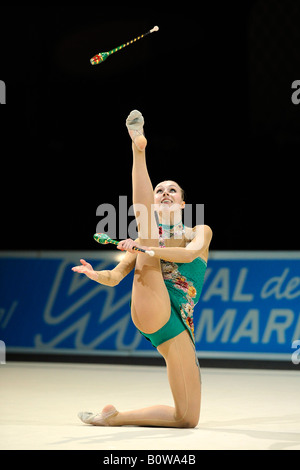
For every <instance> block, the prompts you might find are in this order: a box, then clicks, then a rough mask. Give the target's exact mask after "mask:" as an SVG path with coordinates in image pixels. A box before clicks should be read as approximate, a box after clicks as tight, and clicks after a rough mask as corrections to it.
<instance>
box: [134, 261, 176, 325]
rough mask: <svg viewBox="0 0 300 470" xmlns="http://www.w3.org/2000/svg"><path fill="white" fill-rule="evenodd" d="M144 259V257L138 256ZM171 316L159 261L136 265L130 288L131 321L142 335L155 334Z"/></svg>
mask: <svg viewBox="0 0 300 470" xmlns="http://www.w3.org/2000/svg"><path fill="white" fill-rule="evenodd" d="M139 257H144V258H145V255H138V258H139ZM170 314H171V303H170V297H169V293H168V290H167V288H166V285H165V282H164V279H163V276H162V273H161V268H160V260H159V259H154V258H151V259H148V260H145V261H144V260H143V261H142V262H140V263H138V260H137V264H136V268H135V273H134V280H133V287H132V320H133V322H134V324H135V326H136V327H137V328H138V329H139V330H141V331H143V333H155V332H156V331H158V330H159V329H160V328H161V327H162V326H164V325H165V324H166V323H167V322H168V320H169V318H170Z"/></svg>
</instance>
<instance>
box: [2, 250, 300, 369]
mask: <svg viewBox="0 0 300 470" xmlns="http://www.w3.org/2000/svg"><path fill="white" fill-rule="evenodd" d="M121 255H122V254H121ZM119 256H120V254H119V253H115V252H112V251H106V252H104V251H103V252H102V254H101V251H99V252H96V253H95V252H89V253H87V254H85V256H83V254H82V253H80V252H78V253H48V254H47V253H45V254H41V253H40V254H38V253H37V254H34V253H24V254H23V255H22V254H18V255H17V254H15V253H7V254H5V253H1V254H0V340H1V341H3V342H4V344H5V346H6V350H7V351H8V352H9V351H25V352H26V351H27V352H36V353H40V352H47V353H62V352H63V353H80V354H109V353H111V354H135V355H145V354H146V355H155V354H157V353H156V351H155V349H154V348H153V347H152V346H151V344H150V343H149V342H148V341H147V340H146V339H145V338H144V337H143V336H142V335H141V334H140V333H139V332H138V331H137V330H136V328H135V327H134V325H133V323H132V321H131V317H130V305H129V302H130V296H131V285H132V278H133V274H132V273H131V274H130V275H129V276H127V278H125V279H124V280H123V282H122V283H121V284H120V285H119V286H117V287H115V288H110V287H106V286H102V285H100V284H97V283H95V282H93V281H90V280H89V279H88V278H87V277H86V276H84V275H79V274H76V273H74V272H73V271H71V268H72V267H73V266H75V265H78V264H79V259H80V258H82V257H85V259H86V260H87V261H88V262H90V263H91V264H92V265H93V267H94V269H95V270H102V269H112V268H113V267H114V266H115V265H116V263H117V262H118V259H119V258H118V257H119ZM299 273H300V253H298V252H296V253H265V254H264V253H250V252H249V253H242V252H240V253H231V254H230V253H225V252H224V253H221V252H219V253H218V252H216V253H212V255H211V258H210V260H209V262H208V269H207V273H206V278H205V283H204V287H203V292H202V295H201V299H200V302H199V303H198V305H197V307H196V309H195V313H194V321H195V339H196V347H197V351H198V355H199V357H208V358H237V359H239V358H255V359H266V358H267V359H275V360H291V357H292V353H293V350H292V343H293V342H295V341H297V340H300V302H299V300H300V277H299Z"/></svg>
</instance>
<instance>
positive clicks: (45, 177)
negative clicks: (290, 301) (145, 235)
mask: <svg viewBox="0 0 300 470" xmlns="http://www.w3.org/2000/svg"><path fill="white" fill-rule="evenodd" d="M4 11H5V15H3V19H4V21H3V23H4V24H3V27H2V28H1V33H0V34H1V76H0V79H1V80H3V81H4V82H5V84H6V99H7V104H6V106H2V107H1V128H2V129H1V130H2V132H1V144H2V145H1V147H2V152H1V153H2V185H1V186H2V187H1V193H2V197H1V201H2V202H1V221H2V230H1V251H2V253H4V255H5V253H8V252H9V253H11V252H13V253H14V257H17V256H18V252H22V253H23V254H24V252H28V253H32V252H33V253H34V257H36V256H38V253H41V252H42V253H43V254H46V257H48V256H50V255H49V253H51V252H52V251H55V252H57V251H59V252H60V253H61V256H62V257H64V256H66V253H68V252H78V258H79V257H80V256H81V253H85V254H87V256H88V253H89V252H91V253H92V252H95V251H97V250H99V256H102V253H104V251H105V253H108V252H111V253H115V250H114V249H113V248H110V247H103V248H102V247H99V246H98V245H96V244H95V242H94V240H93V237H92V235H93V234H94V232H95V231H96V226H97V224H98V222H99V217H97V215H96V211H97V208H98V207H99V205H101V204H105V203H106V204H112V205H114V206H115V207H116V208H118V204H119V197H120V196H125V195H126V196H127V197H128V207H129V206H130V205H131V144H130V140H129V137H128V135H127V131H126V128H125V119H126V117H127V115H128V113H129V112H130V111H131V110H132V109H140V110H141V111H142V112H143V114H144V116H145V121H146V125H145V131H146V134H147V137H148V140H149V145H148V149H147V155H148V166H149V172H150V175H151V178H152V180H153V182H154V183H157V182H159V181H161V180H163V179H166V178H167V179H174V180H176V181H178V182H179V184H180V185H181V186H182V187H183V188H184V189H185V191H186V202H187V203H189V204H192V205H193V206H194V207H195V205H196V204H205V223H206V224H208V225H210V226H211V227H212V229H213V232H214V237H213V242H212V245H211V250H212V251H213V252H215V253H218V252H224V251H225V252H229V251H230V252H235V253H238V252H240V251H242V252H244V251H253V252H254V251H255V252H256V251H263V252H269V251H270V250H272V251H273V252H274V251H275V252H282V251H289V252H295V251H297V250H298V249H299V242H298V197H299V196H298V173H299V172H298V168H297V165H298V159H299V158H298V156H299V146H300V140H299V127H298V123H299V112H300V106H297V105H295V104H294V103H293V102H292V99H291V97H292V93H293V91H294V90H293V89H292V83H293V82H294V81H295V80H297V79H300V71H299V50H300V33H299V27H298V17H299V13H300V7H299V3H298V2H296V1H292V0H289V1H286V2H280V1H270V0H261V1H250V2H243V4H242V5H241V4H240V3H239V2H236V3H231V4H230V5H228V4H226V5H224V4H223V5H221V6H219V5H218V6H217V7H215V6H214V7H212V6H211V7H209V6H208V5H203V4H201V5H200V6H199V9H198V10H197V12H196V11H195V9H194V8H193V7H192V6H189V5H185V6H184V7H183V6H182V5H178V6H174V5H173V6H172V8H168V9H166V8H163V9H162V8H161V7H160V5H156V4H155V3H152V2H151V4H150V5H149V6H147V5H146V4H143V6H138V7H128V6H125V5H122V6H120V5H117V6H115V7H112V6H111V5H109V6H108V5H104V4H100V5H99V6H94V5H93V6H87V5H81V6H72V7H70V6H55V7H53V6H37V7H36V6H24V5H23V6H18V7H15V8H12V7H8V6H7V7H5V8H4ZM155 25H158V26H159V27H160V31H159V32H158V33H155V34H153V35H151V36H148V37H146V38H145V39H143V40H141V41H139V42H137V43H136V44H134V45H132V46H130V47H128V48H126V49H124V50H123V51H121V52H119V53H118V54H116V55H114V56H112V57H110V58H109V59H108V60H107V61H106V62H105V63H104V64H102V65H99V66H96V67H92V66H91V65H90V58H91V57H92V56H93V55H94V54H96V53H97V52H99V51H106V50H110V49H111V48H113V47H116V46H118V45H121V44H123V43H124V42H126V41H128V40H130V39H132V38H134V37H137V36H139V35H140V34H142V33H145V32H146V31H148V30H149V29H151V28H152V27H153V26H155ZM101 250H102V251H101ZM22 256H23V255H22ZM28 256H29V257H30V255H29V254H28ZM291 256H292V255H291ZM91 257H92V254H91ZM13 266H15V265H13ZM10 269H15V271H14V273H15V275H16V273H17V272H18V267H17V268H14V267H13V268H10ZM19 269H20V268H19ZM294 269H295V275H296V276H297V272H298V271H297V267H296V265H294ZM281 273H282V271H280V274H281ZM275 274H276V273H274V275H275ZM1 275H2V279H3V280H4V279H5V276H6V272H5V269H3V270H2V274H1ZM27 277H28V278H29V279H30V269H29V273H28V276H27ZM44 280H45V282H46V283H47V279H46V277H45V278H44ZM2 285H4V284H3V283H2ZM32 295H33V296H34V295H36V289H35V288H33V294H32ZM1 308H2V311H3V312H5V311H8V310H9V308H10V304H8V305H6V306H4V305H3V306H2V307H1ZM4 316H5V315H4V313H3V315H2V317H3V318H4ZM3 318H2V320H3Z"/></svg>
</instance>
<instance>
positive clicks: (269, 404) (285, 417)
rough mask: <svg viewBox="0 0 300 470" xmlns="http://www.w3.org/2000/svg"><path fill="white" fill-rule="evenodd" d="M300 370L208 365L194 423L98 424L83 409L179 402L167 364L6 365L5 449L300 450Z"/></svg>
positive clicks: (1, 369)
mask: <svg viewBox="0 0 300 470" xmlns="http://www.w3.org/2000/svg"><path fill="white" fill-rule="evenodd" d="M299 374H300V373H299V370H298V369H297V368H296V366H295V371H270V370H238V369H234V370H232V369H212V368H203V369H202V381H203V398H202V411H201V419H200V422H199V425H198V427H197V428H195V429H167V428H138V427H133V426H127V427H118V428H113V427H94V426H87V425H84V424H83V423H81V421H79V420H78V418H77V412H78V411H82V410H86V411H94V412H99V411H101V409H102V408H103V406H104V405H106V404H108V403H112V404H114V405H115V406H116V407H117V408H118V409H119V410H129V409H134V408H137V407H145V406H151V405H154V404H166V405H173V401H172V396H171V392H170V390H169V385H168V381H167V376H166V369H165V367H150V366H145V367H141V366H120V365H94V364H93V365H89V364H54V363H53V364H52V363H21V362H19V363H18V362H11V363H7V364H5V365H1V366H0V407H1V409H0V411H1V414H0V449H2V450H9V449H14V450H23V449H26V450H68V449H77V450H90V449H93V450H100V449H102V450H103V449H105V450H106V451H109V450H131V449H134V450H140V449H141V450H149V449H151V450H162V449H163V450H173V449H175V450H202V449H205V450H210V449H220V450H221V449H245V450H246V449H250V450H254V449H260V450H265V449H270V450H281V449H287V450H296V449H297V450H300V405H299V385H300V375H299Z"/></svg>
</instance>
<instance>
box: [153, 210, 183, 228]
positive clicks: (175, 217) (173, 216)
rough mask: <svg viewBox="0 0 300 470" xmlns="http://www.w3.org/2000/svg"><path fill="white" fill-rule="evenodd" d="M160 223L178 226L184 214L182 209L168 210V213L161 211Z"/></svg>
mask: <svg viewBox="0 0 300 470" xmlns="http://www.w3.org/2000/svg"><path fill="white" fill-rule="evenodd" d="M159 223H160V224H163V225H167V226H176V225H179V224H180V223H182V214H181V211H178V212H168V213H163V212H160V213H159Z"/></svg>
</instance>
